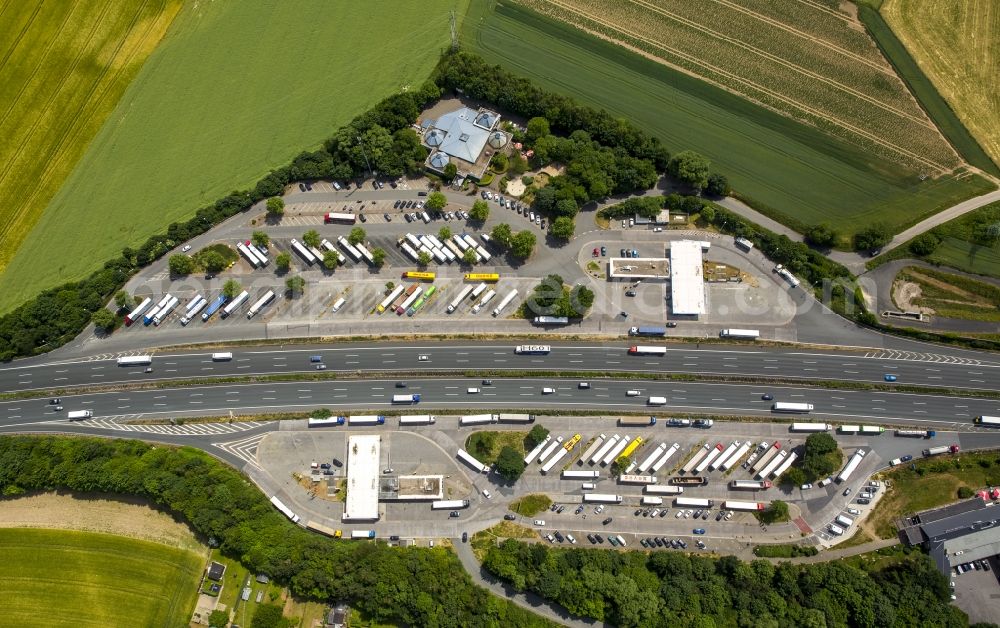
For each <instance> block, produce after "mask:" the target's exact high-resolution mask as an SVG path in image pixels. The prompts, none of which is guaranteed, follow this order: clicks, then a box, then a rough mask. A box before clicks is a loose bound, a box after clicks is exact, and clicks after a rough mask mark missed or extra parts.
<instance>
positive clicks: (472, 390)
mask: <svg viewBox="0 0 1000 628" xmlns="http://www.w3.org/2000/svg"><path fill="white" fill-rule="evenodd" d="M480 390H482V389H481V388H468V389H466V391H465V392H466V393H467V394H470V395H478V394H479V391H480Z"/></svg>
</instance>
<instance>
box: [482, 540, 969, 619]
mask: <svg viewBox="0 0 1000 628" xmlns="http://www.w3.org/2000/svg"><path fill="white" fill-rule="evenodd" d="M484 565H485V566H486V569H487V570H489V571H490V572H491V573H493V574H494V575H496V576H498V577H500V578H502V579H503V580H505V581H507V582H509V583H510V584H512V585H513V586H514V588H516V589H518V590H521V591H524V590H527V591H531V592H533V593H536V594H538V595H540V596H542V597H544V598H546V599H548V600H552V601H555V602H558V603H559V604H561V605H563V606H565V607H566V608H567V609H568V610H569V611H570V612H571V613H574V614H577V615H582V616H585V617H592V618H594V619H597V620H599V621H605V622H608V623H611V624H613V625H618V626H642V627H643V628H654V627H657V626H664V627H668V626H669V627H671V628H673V627H675V626H698V627H704V628H711V627H716V626H754V627H756V626H773V627H779V626H796V627H807V628H821V627H825V626H872V627H890V626H893V627H895V626H899V627H903V626H912V627H914V628H916V627H918V626H919V627H923V626H938V627H948V626H955V627H957V626H966V625H968V618H967V617H966V615H965V614H964V613H962V611H960V610H959V609H957V608H955V607H953V606H951V605H950V604H949V597H950V590H949V588H948V581H947V580H946V579H945V578H944V576H942V575H941V574H940V573H939V572H938V571H937V569H936V568H935V567H934V564H933V562H931V560H930V559H929V558H927V557H926V556H924V555H921V554H913V555H909V556H905V557H902V558H900V559H899V560H897V561H887V562H886V563H881V562H877V561H876V562H874V563H866V564H865V566H864V567H863V568H858V567H853V566H850V565H849V564H847V563H843V562H830V563H816V564H809V565H792V564H789V563H783V564H780V565H773V564H772V563H770V562H767V561H764V560H755V561H753V562H750V563H746V562H742V561H740V560H738V559H736V558H735V557H732V556H727V557H724V558H720V559H713V558H709V557H703V556H691V555H686V554H682V553H679V552H652V553H648V554H647V553H645V552H636V551H629V552H615V551H604V550H593V549H561V548H553V547H549V546H548V545H544V544H532V545H529V544H524V543H521V542H518V541H515V540H508V541H505V542H503V543H502V544H501V545H499V546H496V547H491V548H490V549H489V550H488V552H487V554H486V559H485V561H484Z"/></svg>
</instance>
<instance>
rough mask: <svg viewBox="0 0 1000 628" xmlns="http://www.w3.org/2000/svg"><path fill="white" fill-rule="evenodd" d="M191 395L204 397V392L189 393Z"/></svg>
mask: <svg viewBox="0 0 1000 628" xmlns="http://www.w3.org/2000/svg"><path fill="white" fill-rule="evenodd" d="M191 396H192V397H204V396H205V394H204V393H191Z"/></svg>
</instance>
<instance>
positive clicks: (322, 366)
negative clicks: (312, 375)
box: [316, 364, 326, 371]
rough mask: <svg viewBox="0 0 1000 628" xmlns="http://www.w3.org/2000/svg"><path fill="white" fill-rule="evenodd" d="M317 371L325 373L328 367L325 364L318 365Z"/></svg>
mask: <svg viewBox="0 0 1000 628" xmlns="http://www.w3.org/2000/svg"><path fill="white" fill-rule="evenodd" d="M316 370H317V371H325V370H326V365H325V364H317V365H316Z"/></svg>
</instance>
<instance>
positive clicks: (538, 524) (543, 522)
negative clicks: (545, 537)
mask: <svg viewBox="0 0 1000 628" xmlns="http://www.w3.org/2000/svg"><path fill="white" fill-rule="evenodd" d="M535 525H536V526H543V525H545V519H535Z"/></svg>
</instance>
